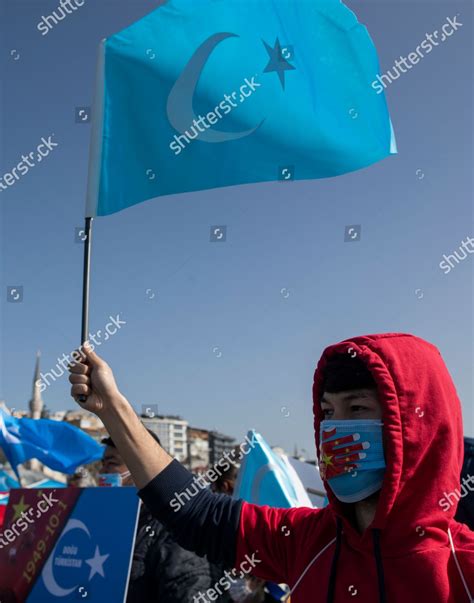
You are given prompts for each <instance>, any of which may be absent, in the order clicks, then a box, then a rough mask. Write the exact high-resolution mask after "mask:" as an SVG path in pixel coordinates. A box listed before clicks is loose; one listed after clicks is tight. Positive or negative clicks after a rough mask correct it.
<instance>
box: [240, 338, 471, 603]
mask: <svg viewBox="0 0 474 603" xmlns="http://www.w3.org/2000/svg"><path fill="white" fill-rule="evenodd" d="M349 348H352V350H349ZM348 351H349V353H351V354H354V352H355V353H357V356H358V357H359V358H360V359H362V360H363V361H364V362H365V363H366V364H367V367H368V368H369V370H370V371H371V372H372V374H373V376H374V378H375V381H376V383H377V389H378V394H379V400H380V402H381V404H382V407H383V423H384V427H383V433H384V449H385V458H386V464H387V468H386V473H385V479H384V483H383V487H382V491H381V495H380V499H379V503H378V506H377V512H376V515H375V519H374V521H373V523H372V524H371V526H370V527H369V528H368V529H367V530H366V531H365V532H364V533H363V534H362V535H360V534H359V533H358V532H357V530H355V529H354V528H353V527H352V525H351V524H350V522H349V521H348V519H347V516H346V514H345V513H344V508H346V509H347V506H345V505H343V504H342V503H340V502H339V501H338V500H337V499H336V498H335V497H334V495H333V494H332V492H331V490H330V488H329V487H328V486H327V485H326V490H327V494H328V498H329V502H330V504H329V506H328V507H326V508H324V509H307V508H298V509H273V508H270V507H261V506H257V505H252V504H248V503H244V505H243V508H242V515H241V520H240V528H239V536H238V544H237V559H236V563H235V567H239V566H240V564H241V563H242V561H244V559H245V556H246V555H252V554H254V555H255V557H254V558H256V559H257V560H258V561H259V563H258V564H257V565H256V568H255V574H256V575H257V576H259V577H261V578H264V579H266V580H270V581H273V582H285V583H286V584H289V585H290V587H291V589H292V595H291V602H292V603H331V602H334V603H343V602H346V601H347V602H349V601H351V602H355V603H357V602H359V603H382V602H385V603H419V601H420V600H421V601H426V602H427V603H470V602H472V601H474V599H472V596H473V595H474V533H473V532H471V531H470V530H469V528H468V527H467V526H465V525H464V524H459V523H457V522H456V521H454V514H455V511H456V507H455V505H454V506H451V505H450V504H449V502H448V501H453V502H455V496H453V495H451V496H450V497H449V494H450V493H454V491H455V490H456V489H457V490H458V491H459V487H460V474H461V467H462V456H463V431H462V420H461V405H460V402H459V398H458V396H457V393H456V389H455V387H454V384H453V382H452V379H451V377H450V375H449V373H448V370H447V368H446V365H445V364H444V362H443V360H442V358H441V355H440V353H439V351H438V350H437V349H436V348H435V347H434V346H433V345H431V344H430V343H428V342H426V341H424V340H422V339H420V338H418V337H414V336H412V335H405V334H398V333H389V334H384V335H367V336H363V337H356V338H354V339H348V340H346V341H343V342H341V343H339V344H336V345H333V346H330V347H328V348H327V349H326V350H325V351H324V353H323V355H322V357H321V360H320V361H319V363H318V367H317V369H316V372H315V376H314V386H313V405H314V428H315V434H316V448H317V450H318V451H319V425H320V421H321V420H322V418H323V417H322V413H321V411H320V406H319V402H318V401H319V398H320V393H321V392H320V385H321V380H322V371H323V369H324V366H325V365H326V363H327V361H328V359H329V358H330V357H331V356H332V355H333V354H336V353H341V352H342V353H347V352H348ZM318 454H319V452H318ZM472 481H473V482H474V479H473V480H472ZM473 487H474V483H473ZM338 526H339V528H338ZM450 537H451V538H452V546H451V543H450Z"/></svg>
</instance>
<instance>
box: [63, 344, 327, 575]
mask: <svg viewBox="0 0 474 603" xmlns="http://www.w3.org/2000/svg"><path fill="white" fill-rule="evenodd" d="M84 348H85V350H84V355H85V357H83V358H82V359H81V361H80V362H76V363H75V364H73V365H71V366H70V371H71V375H70V377H69V380H70V381H71V383H72V384H73V385H72V388H71V395H72V396H73V397H74V399H75V400H76V401H77V402H78V404H80V405H81V406H82V408H84V409H85V410H88V411H90V412H93V413H94V414H96V415H97V416H98V417H99V418H100V419H101V420H102V422H103V423H104V425H105V427H106V429H107V431H108V432H109V434H110V435H111V437H112V439H113V441H114V444H115V445H116V447H117V450H118V451H119V453H120V455H121V456H122V458H123V459H124V461H125V464H126V465H127V467H128V469H129V471H130V473H131V474H132V477H133V479H134V481H135V484H136V485H137V486H138V488H139V489H140V491H139V495H140V498H141V499H142V500H143V502H144V503H145V505H146V506H147V507H148V509H149V510H150V512H151V513H152V514H153V515H154V516H155V517H156V518H157V519H158V520H160V521H161V522H162V523H163V524H164V525H165V526H166V527H167V528H168V529H169V530H170V531H171V532H172V533H173V535H174V536H175V538H176V541H177V542H178V543H179V544H180V545H181V546H182V547H184V548H186V549H188V550H191V551H194V552H196V553H197V554H198V555H204V554H206V555H207V556H208V559H209V560H210V561H212V562H221V563H224V564H225V565H226V566H228V567H233V568H234V569H233V570H232V572H233V573H231V574H226V576H225V580H227V581H228V582H229V585H230V583H231V582H233V580H234V579H235V578H237V577H244V575H246V574H248V573H252V574H254V575H256V576H258V577H260V578H263V579H265V580H270V581H273V582H286V583H289V577H290V574H291V570H290V567H291V566H292V565H293V564H294V562H295V555H296V553H298V554H302V551H301V548H300V544H301V543H300V542H299V537H298V536H297V534H301V535H305V534H306V536H307V535H308V530H307V529H306V530H304V529H300V528H299V526H298V525H297V524H300V521H299V520H300V519H302V515H301V513H300V512H303V510H302V509H274V508H269V507H259V506H258V505H252V504H248V503H246V502H243V501H242V500H234V499H232V498H230V497H229V496H226V495H223V494H214V493H212V492H210V491H209V490H208V489H202V487H201V489H199V487H198V486H197V480H196V481H194V480H195V478H194V476H193V475H192V473H190V472H189V471H188V470H187V469H185V467H183V466H182V465H181V464H180V463H179V462H178V461H176V460H174V459H172V457H171V456H169V455H168V454H167V453H166V452H165V451H164V450H163V448H161V446H160V445H159V444H158V443H157V442H156V441H155V440H154V439H153V438H152V436H151V435H150V434H149V433H148V432H147V430H146V429H145V427H144V426H143V425H142V423H141V422H140V419H139V418H138V416H137V415H136V413H135V411H134V410H133V408H132V407H131V406H130V404H129V403H128V401H127V400H126V398H125V397H124V396H123V395H122V394H121V393H120V391H119V389H118V387H117V384H116V383H115V379H114V376H113V373H112V370H111V368H110V367H109V366H108V364H107V363H106V362H105V361H104V360H102V359H101V358H99V357H98V356H97V354H95V353H94V352H93V351H91V350H90V349H88V348H87V347H86V344H85V346H84ZM81 395H86V396H87V400H86V402H83V403H82V402H79V401H78V396H81ZM305 511H310V512H311V511H312V510H311V509H306V510H305ZM304 514H305V513H304V512H303V515H304ZM312 520H313V522H312V523H313V525H314V517H312ZM313 540H314V539H313ZM309 544H310V545H311V547H309V546H308V547H306V548H308V549H310V548H312V547H314V546H315V545H316V544H317V543H315V542H313V541H312V540H311V539H310V543H309ZM303 550H305V547H303ZM308 554H309V553H308Z"/></svg>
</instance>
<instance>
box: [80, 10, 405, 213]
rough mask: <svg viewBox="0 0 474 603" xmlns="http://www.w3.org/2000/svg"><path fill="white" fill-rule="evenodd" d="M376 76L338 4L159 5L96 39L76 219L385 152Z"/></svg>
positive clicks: (326, 171)
mask: <svg viewBox="0 0 474 603" xmlns="http://www.w3.org/2000/svg"><path fill="white" fill-rule="evenodd" d="M378 73H379V62H378V57H377V52H376V49H375V46H374V44H373V42H372V40H371V38H370V36H369V34H368V32H367V30H366V28H365V26H363V25H361V24H360V23H359V22H358V20H357V18H356V16H355V14H354V13H353V12H352V11H351V10H349V9H348V8H347V7H346V6H345V5H344V4H343V3H342V2H341V1H340V0H298V1H295V0H245V1H242V0H200V1H199V2H196V0H170V1H169V2H167V3H165V4H163V5H162V6H160V7H159V8H157V9H156V10H154V11H153V12H152V13H150V14H149V15H147V16H145V17H144V18H143V19H141V20H140V21H138V22H136V23H135V24H133V25H131V26H130V27H128V28H126V29H124V30H123V31H121V32H119V33H117V34H115V35H113V36H111V37H110V38H108V39H106V40H104V41H103V42H102V45H101V48H100V53H99V62H98V70H97V85H96V99H95V105H94V116H93V131H92V141H91V154H90V165H89V184H88V195H87V207H86V216H90V217H94V216H96V215H107V214H111V213H114V212H117V211H120V210H122V209H124V208H126V207H129V206H131V205H134V204H136V203H140V202H142V201H145V200H147V199H152V198H154V197H159V196H163V195H172V194H176V193H182V192H191V191H198V190H205V189H211V188H218V187H225V186H232V185H240V184H249V183H255V182H268V181H274V180H303V179H313V178H326V177H333V176H338V175H340V174H344V173H347V172H351V171H354V170H358V169H361V168H364V167H366V166H369V165H371V164H373V163H375V162H377V161H379V160H381V159H383V158H385V157H387V156H388V155H390V154H392V153H396V144H395V138H394V134H393V129H392V125H391V121H390V116H389V112H388V109H387V105H386V101H385V96H384V95H383V94H376V92H375V91H374V89H373V88H372V86H371V82H372V81H373V80H374V79H375V78H376V76H377V74H378Z"/></svg>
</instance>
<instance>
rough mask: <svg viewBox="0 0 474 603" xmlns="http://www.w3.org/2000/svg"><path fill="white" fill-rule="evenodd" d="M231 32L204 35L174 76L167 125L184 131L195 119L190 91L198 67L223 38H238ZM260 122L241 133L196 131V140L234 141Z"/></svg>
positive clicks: (195, 82)
mask: <svg viewBox="0 0 474 603" xmlns="http://www.w3.org/2000/svg"><path fill="white" fill-rule="evenodd" d="M238 37H239V36H238V35H237V34H233V33H225V32H223V33H218V34H214V35H213V36H211V37H210V38H208V39H207V40H206V41H205V42H203V43H202V44H201V46H199V48H198V49H197V50H196V52H195V53H194V54H193V56H192V57H191V58H190V59H189V61H188V63H187V65H186V67H185V68H184V69H183V71H182V73H181V75H180V76H179V78H178V79H177V81H176V83H175V85H174V86H173V88H172V89H171V92H170V94H169V96H168V103H167V108H166V110H167V114H168V120H169V122H170V124H171V125H172V126H173V128H174V129H175V130H177V131H178V132H180V133H181V134H184V133H185V132H186V130H188V129H189V128H190V127H191V125H192V124H193V122H194V120H196V119H197V116H196V114H195V113H194V109H193V98H194V92H195V90H196V87H197V85H198V82H199V78H200V77H201V73H202V70H203V69H204V67H205V65H206V62H207V60H208V58H209V57H210V55H211V54H212V52H213V50H214V48H215V47H216V46H217V45H218V44H220V43H221V42H222V41H223V40H226V39H227V38H238ZM262 123H263V121H262V122H261V123H259V124H258V126H256V127H255V128H252V129H250V130H243V131H241V132H223V131H221V130H213V129H212V128H209V129H208V130H206V131H205V132H200V134H199V140H201V141H204V142H226V141H229V140H237V139H239V138H244V137H245V136H249V135H250V134H253V132H255V130H257V129H258V128H259V127H260V126H261V124H262Z"/></svg>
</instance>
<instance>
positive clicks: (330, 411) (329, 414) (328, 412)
mask: <svg viewBox="0 0 474 603" xmlns="http://www.w3.org/2000/svg"><path fill="white" fill-rule="evenodd" d="M321 410H322V412H323V417H324V418H325V419H329V417H332V415H333V414H334V411H333V409H332V408H322V409H321Z"/></svg>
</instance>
